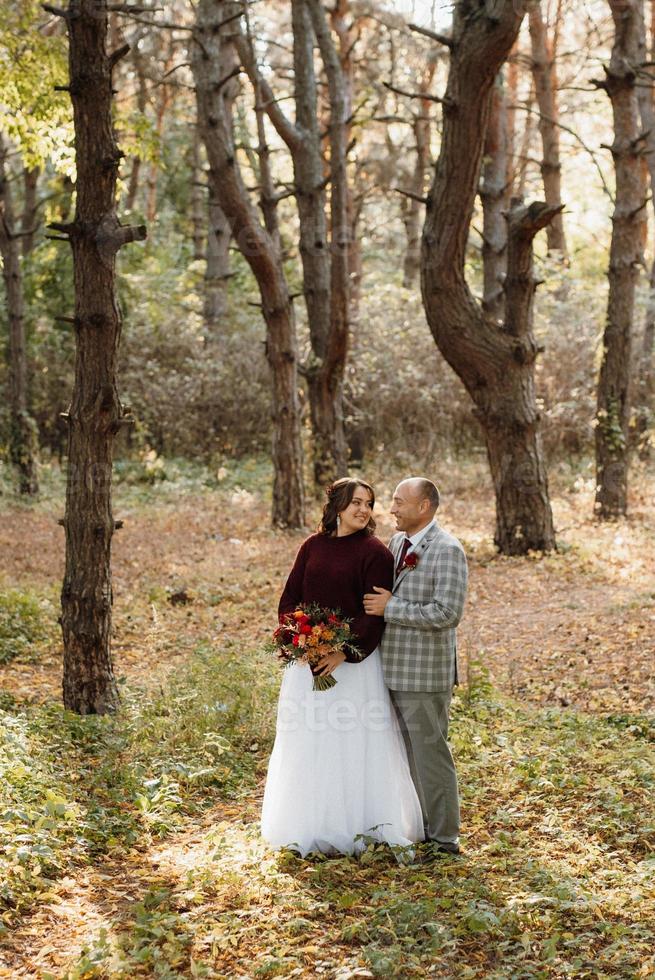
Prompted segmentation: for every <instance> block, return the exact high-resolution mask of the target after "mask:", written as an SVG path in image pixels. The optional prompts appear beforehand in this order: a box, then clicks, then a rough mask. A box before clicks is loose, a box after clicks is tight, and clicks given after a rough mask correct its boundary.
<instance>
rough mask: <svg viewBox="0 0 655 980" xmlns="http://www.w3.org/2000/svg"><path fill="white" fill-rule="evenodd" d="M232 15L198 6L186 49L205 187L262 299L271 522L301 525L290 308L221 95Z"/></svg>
mask: <svg viewBox="0 0 655 980" xmlns="http://www.w3.org/2000/svg"><path fill="white" fill-rule="evenodd" d="M238 10H239V7H238V5H237V4H235V3H231V2H229V0H200V2H199V3H198V6H197V13H196V23H195V29H194V33H193V43H192V50H191V55H192V70H193V75H194V80H195V86H196V98H197V102H198V123H199V126H200V132H201V134H202V138H203V142H204V144H205V149H206V151H207V159H208V162H209V181H210V185H211V187H212V190H213V192H214V194H215V196H216V200H217V201H218V203H219V205H220V207H221V208H222V210H223V212H224V214H225V215H226V218H227V220H228V222H229V224H230V227H231V233H232V236H233V238H234V240H235V242H236V244H237V247H238V248H239V249H240V250H241V251H242V253H243V255H244V258H245V259H246V260H247V262H248V263H249V265H250V268H251V269H252V272H253V274H254V276H255V279H256V280H257V284H258V286H259V291H260V295H261V300H262V311H263V315H264V320H265V322H266V328H267V330H266V353H267V358H268V362H269V365H270V368H271V376H272V387H273V451H272V456H273V473H274V475H273V510H272V519H273V523H274V524H275V525H280V526H283V527H302V526H303V524H304V517H305V515H304V493H303V481H302V448H301V441H300V406H299V401H298V353H297V347H296V333H295V320H294V315H293V307H292V302H291V299H290V296H289V289H288V286H287V282H286V279H285V276H284V271H283V266H282V257H281V252H280V249H279V247H278V246H277V244H276V242H275V241H273V239H272V238H271V235H270V234H269V232H268V231H267V230H266V228H264V227H262V225H261V223H260V221H259V219H258V216H257V213H256V211H255V208H254V206H253V205H252V203H251V201H250V198H249V196H248V192H247V190H246V188H245V186H244V183H243V179H242V177H241V172H240V169H239V164H238V160H237V155H236V150H235V146H234V140H233V138H232V121H231V119H229V118H228V114H227V106H226V100H225V99H224V97H223V94H224V93H223V89H224V87H225V84H226V79H227V77H228V76H229V74H230V72H226V70H225V67H226V48H227V47H228V44H229V42H228V38H229V40H230V41H231V40H232V39H233V38H234V32H235V27H234V20H230V18H233V17H234V15H235V14H236V13H237V12H238ZM228 22H229V23H228Z"/></svg>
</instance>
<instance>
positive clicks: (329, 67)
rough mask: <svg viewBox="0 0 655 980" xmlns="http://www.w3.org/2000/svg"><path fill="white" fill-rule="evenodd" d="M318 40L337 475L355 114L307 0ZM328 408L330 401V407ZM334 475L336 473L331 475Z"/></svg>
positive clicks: (322, 25) (323, 28)
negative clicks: (324, 109)
mask: <svg viewBox="0 0 655 980" xmlns="http://www.w3.org/2000/svg"><path fill="white" fill-rule="evenodd" d="M308 2H309V10H310V14H311V19H312V24H313V27H314V32H315V34H316V40H317V42H318V47H319V50H320V53H321V59H322V61H323V65H324V67H325V74H326V76H327V86H328V94H329V100H330V126H329V132H330V260H331V262H330V328H329V334H328V343H327V350H326V355H325V365H324V369H323V372H322V373H323V376H324V382H323V392H322V396H323V397H324V395H325V393H327V394H329V398H330V404H331V407H332V413H333V425H334V429H333V446H334V450H333V452H334V465H335V467H336V470H335V472H334V476H343V475H345V474H346V472H347V459H348V446H347V442H346V433H345V426H344V417H343V378H344V372H345V367H346V358H347V355H348V339H349V329H350V322H349V318H350V259H351V249H350V214H349V210H350V207H351V204H352V202H351V200H350V196H349V187H348V175H347V169H346V154H347V150H348V144H347V126H348V119H349V116H350V108H349V101H348V98H347V87H346V82H345V79H344V75H343V71H342V67H341V62H340V60H339V55H338V53H337V50H336V48H335V45H334V42H333V40H332V35H331V33H330V27H329V25H328V22H327V19H326V15H325V9H324V7H323V4H322V3H321V0H308ZM326 409H327V406H326ZM330 478H332V475H331V474H330Z"/></svg>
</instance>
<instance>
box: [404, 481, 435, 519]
mask: <svg viewBox="0 0 655 980" xmlns="http://www.w3.org/2000/svg"><path fill="white" fill-rule="evenodd" d="M401 487H402V488H403V491H405V492H407V493H409V494H410V495H411V497H412V498H413V499H414V500H416V502H417V503H420V502H421V501H422V500H427V502H428V504H429V505H430V511H431V512H432V513H433V514H434V512H435V511H436V510H437V508H438V507H439V500H440V497H439V490H438V489H437V485H436V484H435V483H433V482H432V480H428V479H426V477H424V476H409V477H407V479H406V480H402V481H401V482H400V483H399V484H398V487H397V489H398V490H400V488H401Z"/></svg>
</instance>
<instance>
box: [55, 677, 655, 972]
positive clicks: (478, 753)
mask: <svg viewBox="0 0 655 980" xmlns="http://www.w3.org/2000/svg"><path fill="white" fill-rule="evenodd" d="M197 669H198V670H199V671H200V674H199V675H197V676H196V678H195V683H196V684H197V683H199V682H203V681H204V682H206V680H207V676H208V675H207V674H206V673H204V666H203V660H202V658H200V659H199V661H198V663H197ZM255 676H256V675H255V674H254V673H253V672H252V671H251V672H250V673H249V675H248V678H249V680H248V683H252V679H253V677H255ZM190 680H191V679H190V678H187V681H190ZM232 680H234V681H236V682H237V684H243V683H246V677H245V674H244V673H242V672H240V671H239V672H237V673H236V674H235V675H233V676H232ZM187 681H185V684H186V683H187ZM276 686H277V685H273V686H271V687H269V688H268V690H264V689H262V690H261V691H260V696H261V698H262V700H261V701H260V702H259V705H258V708H257V713H258V717H259V719H260V723H262V727H263V730H262V729H260V730H259V732H258V733H257V734H258V737H260V738H262V744H263V745H264V746H265V748H264V752H263V754H262V761H263V759H264V756H265V754H266V751H267V747H268V745H270V736H271V734H272V726H273V712H272V711H270V712H267V709H266V705H267V704H269V705H270V706H271V707H272V701H273V699H274V694H275V691H274V689H273V688H274V687H276ZM192 687H193V685H192V686H191V688H192ZM191 688H189V689H188V690H190V689H191ZM198 699H199V700H200V701H206V698H205V696H204V693H203V695H202V696H201V695H197V697H196V699H192V700H191V702H190V703H189V704H188V706H187V707H184V706H183V705H182V704H181V703H180V698H179V694H178V695H177V697H175V696H174V695H173V692H171V694H170V695H169V697H168V698H167V700H166V703H167V705H169V706H170V705H174V704H176V705H177V707H176V708H175V710H176V711H179V712H180V716H181V718H182V716H185V717H186V719H187V721H188V724H189V726H194V725H197V724H198V719H199V714H198V710H197V703H198ZM187 711H188V715H187ZM200 717H201V716H200ZM242 717H243V716H242ZM252 717H255V716H251V718H252ZM228 727H230V726H228ZM173 730H174V731H175V732H181V728H180V729H178V728H177V726H176V725H174V726H173ZM452 735H453V741H454V745H455V751H456V755H457V760H458V768H459V772H460V779H461V789H462V794H463V816H464V827H465V838H464V848H465V853H464V856H463V857H459V858H453V857H448V856H444V857H443V858H442V859H441V860H440V861H439V860H438V861H437V862H436V863H435V864H432V865H428V866H420V865H419V866H415V867H412V866H408V865H407V864H406V863H402V862H401V863H398V862H397V861H396V859H395V858H394V857H393V854H392V853H391V852H390V849H388V848H386V849H385V848H381V847H380V846H379V845H375V844H374V843H371V845H370V846H369V848H367V849H366V850H365V851H364V853H363V854H362V855H361V856H360V858H359V859H357V858H349V857H343V858H331V859H325V858H323V857H321V859H318V858H316V859H312V860H309V859H308V860H304V861H303V860H301V859H299V858H297V857H296V856H294V855H293V854H292V853H291V852H278V853H277V854H276V855H272V854H271V852H270V851H269V850H268V849H267V848H266V847H265V846H264V845H263V844H262V843H261V841H260V840H259V838H258V825H257V824H256V823H253V824H243V823H242V822H240V821H238V820H233V821H231V822H230V823H229V824H227V823H226V824H223V825H221V826H220V827H217V828H216V830H214V831H211V832H210V833H209V835H208V838H207V848H206V849H205V850H204V851H203V854H202V857H201V858H199V859H197V860H194V863H193V867H192V868H190V869H189V871H188V873H187V874H186V875H183V876H182V877H181V878H180V880H179V881H178V882H177V887H176V886H175V885H174V884H173V883H171V884H169V885H166V886H164V885H161V886H156V887H151V888H150V889H149V890H148V891H146V893H145V895H144V896H143V898H141V899H140V900H139V901H137V902H135V903H134V904H132V905H131V907H130V908H129V909H128V910H126V913H125V915H124V916H123V917H122V919H121V920H120V923H119V924H118V923H117V926H118V928H114V929H113V930H112V932H113V934H114V936H115V938H114V939H113V940H112V941H111V942H110V941H109V940H108V939H107V936H106V934H105V935H104V936H103V935H101V936H100V937H99V941H98V943H96V944H95V945H94V946H92V947H91V948H90V949H88V950H87V951H86V952H85V953H84V955H83V957H82V958H81V959H80V961H79V962H78V964H76V966H75V967H74V968H72V970H71V972H69V973H68V974H67V977H68V980H77V978H81V977H82V976H85V975H86V974H84V973H83V972H82V967H83V966H84V967H85V968H88V969H89V971H90V972H89V974H88V975H89V976H96V975H97V976H104V975H107V974H109V975H111V976H121V977H122V976H125V977H141V976H143V977H146V976H162V977H177V976H185V977H189V976H210V977H211V976H241V975H243V976H257V977H275V976H292V975H298V976H303V975H318V973H319V972H322V973H324V974H325V975H328V976H333V975H334V976H338V975H340V971H342V972H343V974H344V975H347V974H348V972H349V971H356V970H361V969H362V965H363V964H365V965H366V968H367V969H368V970H369V971H370V972H371V973H372V974H373V976H375V977H388V978H397V980H406V978H407V980H409V978H419V977H427V976H432V975H435V974H436V975H438V976H458V977H468V978H470V980H483V978H484V980H487V978H494V980H516V978H525V980H536V978H542V980H550V978H554V977H575V978H576V980H579V978H587V980H591V978H597V977H635V978H637V977H639V976H644V977H645V976H649V975H650V973H649V970H650V971H652V969H653V968H654V967H655V959H654V958H653V949H652V935H651V922H652V916H653V914H655V906H654V905H653V894H652V875H653V873H654V872H655V866H654V864H653V857H652V854H653V847H654V846H655V810H654V808H653V801H654V799H655V794H654V790H655V757H654V755H653V750H652V747H651V745H650V744H649V743H648V742H645V741H644V740H642V739H640V738H633V737H632V736H631V735H630V734H629V733H628V732H627V731H626V730H625V728H621V729H617V727H615V724H614V723H613V722H610V723H608V722H607V721H604V720H603V719H600V718H593V717H588V716H582V715H576V714H575V713H573V712H567V711H561V710H537V709H530V708H524V707H521V706H519V705H518V704H516V703H515V702H512V701H510V700H508V699H506V698H504V697H502V696H501V695H499V694H498V692H497V691H495V690H494V689H493V688H492V687H491V685H490V684H489V681H488V679H487V677H486V676H485V675H484V674H483V673H480V672H476V673H475V674H474V675H473V682H472V684H471V686H470V687H469V688H468V689H466V690H465V691H462V692H460V693H459V694H458V696H457V697H456V698H455V701H454V711H453V725H452ZM169 736H170V737H171V740H172V744H176V745H177V737H178V736H177V735H176V736H175V738H174V741H173V731H171V732H170V733H169ZM146 754H147V755H148V756H149V755H150V750H149V749H148V750H146ZM206 792H207V788H206V787H205V789H204V790H203V793H206ZM203 951H204V952H203ZM94 964H97V967H94ZM93 968H96V969H97V970H98V973H97V974H95V973H93V972H91V970H92V969H93ZM319 968H320V970H319ZM103 970H104V971H105V972H103ZM353 975H357V974H356V972H355V973H354V974H353Z"/></svg>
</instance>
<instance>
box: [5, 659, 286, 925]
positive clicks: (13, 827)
mask: <svg viewBox="0 0 655 980" xmlns="http://www.w3.org/2000/svg"><path fill="white" fill-rule="evenodd" d="M251 664H252V658H251V657H249V658H248V660H247V662H246V661H244V660H242V659H241V658H240V657H239V656H237V655H236V651H234V650H232V649H230V648H229V647H228V648H226V649H224V650H222V651H221V652H220V653H216V652H215V651H212V650H211V649H209V648H207V647H203V646H201V647H199V648H198V649H197V650H196V651H195V654H194V655H193V656H192V657H191V658H190V660H189V662H188V663H187V664H186V665H185V668H184V670H183V671H182V672H181V673H180V675H179V676H178V677H175V678H173V680H172V681H171V683H170V685H169V687H168V689H167V690H166V691H164V690H162V691H160V692H159V693H156V692H155V693H153V692H147V691H145V690H143V689H137V688H131V689H127V690H125V691H124V697H123V705H122V708H121V711H120V712H119V713H118V714H117V715H115V716H113V717H112V716H105V717H97V716H90V717H84V718H82V717H79V716H77V715H75V714H73V713H72V712H67V711H65V710H64V709H63V708H62V707H60V706H59V705H56V704H47V705H42V706H39V707H24V708H22V709H21V708H18V707H14V708H13V710H12V709H11V707H8V710H4V711H0V880H1V881H2V882H3V884H2V886H1V887H0V912H1V913H2V921H3V922H4V925H5V928H6V927H8V926H11V925H12V924H13V923H14V922H15V921H16V920H17V917H18V916H19V915H20V914H23V913H25V912H26V911H28V910H29V909H30V908H31V907H32V906H33V905H34V904H35V903H36V902H38V901H39V900H40V899H41V900H42V899H43V898H47V897H48V895H49V894H50V889H51V887H52V886H53V884H54V882H55V881H56V880H57V878H58V877H60V876H61V875H62V874H64V873H69V872H70V871H71V869H72V868H74V867H76V866H79V865H81V864H85V863H88V862H90V861H93V860H95V859H96V858H97V857H98V856H99V855H103V854H107V853H112V854H113V855H116V854H117V853H120V852H121V851H126V850H128V849H130V848H133V847H140V848H143V847H146V846H148V845H149V844H150V843H152V841H153V840H154V839H157V838H158V837H160V836H161V835H163V834H166V833H169V832H170V831H172V830H174V829H177V828H179V827H180V825H181V823H182V820H183V819H184V818H185V817H189V816H191V815H193V814H196V813H198V812H200V811H201V810H202V809H203V808H205V807H206V806H208V805H210V804H211V802H212V801H216V800H217V799H218V798H220V799H226V798H232V797H235V796H239V795H241V794H243V793H244V792H247V791H248V789H250V788H252V785H253V780H254V773H255V770H256V765H257V762H256V758H255V757H254V756H253V754H252V753H251V752H250V751H249V749H248V747H249V745H250V744H252V740H253V737H256V733H257V731H258V730H259V729H260V728H261V726H262V724H264V723H265V722H266V720H267V719H268V717H269V716H268V713H267V712H266V710H264V708H263V707H262V704H261V697H262V690H263V687H264V681H262V684H253V683H252V680H251V678H249V677H247V676H246V671H247V668H248V665H251Z"/></svg>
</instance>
